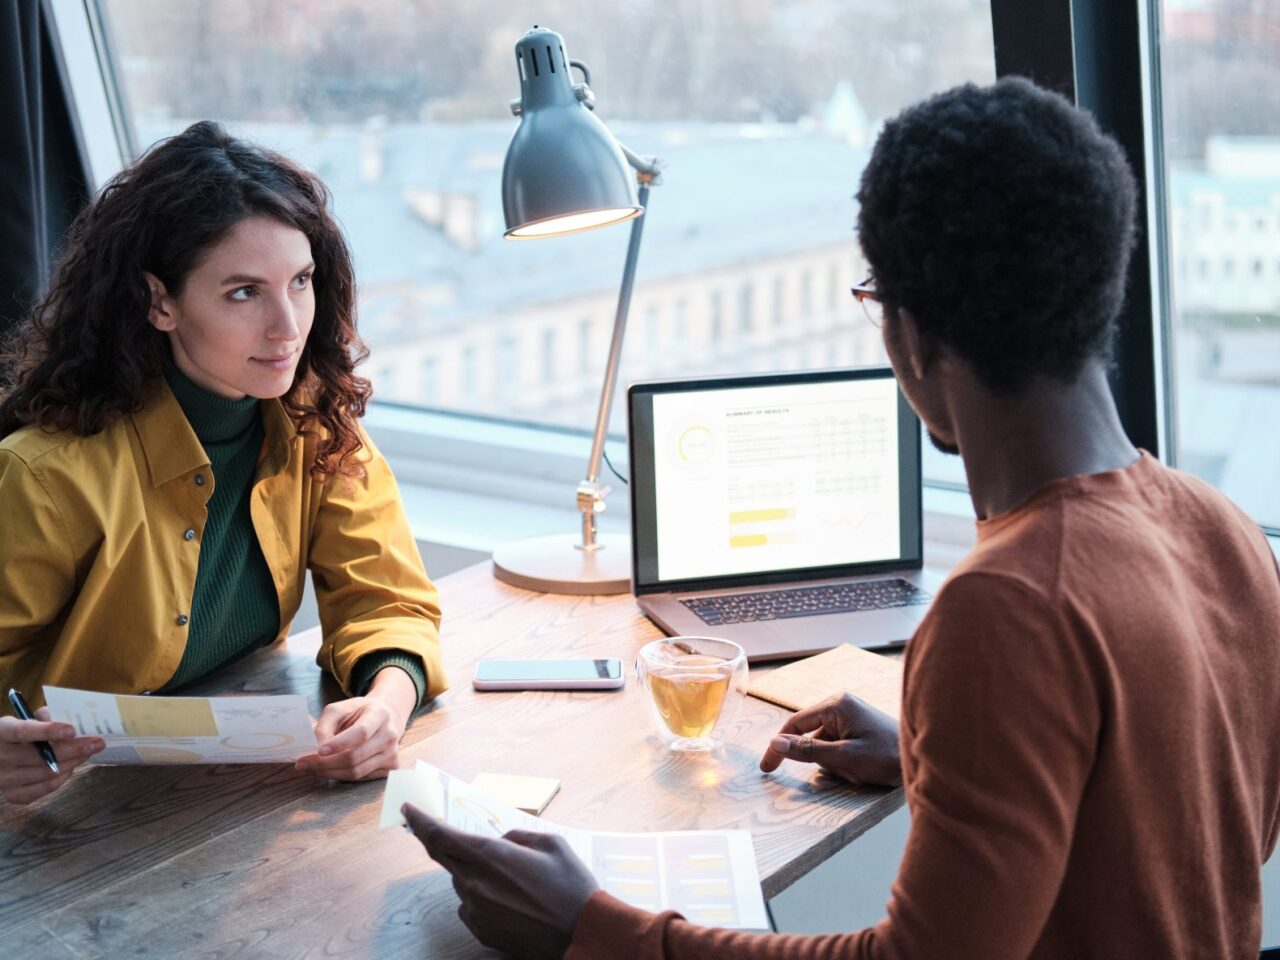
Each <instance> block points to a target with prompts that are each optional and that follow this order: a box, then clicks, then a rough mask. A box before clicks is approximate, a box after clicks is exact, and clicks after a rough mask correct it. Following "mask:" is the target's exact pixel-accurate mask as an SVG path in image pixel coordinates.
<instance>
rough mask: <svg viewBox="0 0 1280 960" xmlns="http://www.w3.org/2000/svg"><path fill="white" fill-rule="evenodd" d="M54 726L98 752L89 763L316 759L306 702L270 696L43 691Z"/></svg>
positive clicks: (291, 696) (49, 688)
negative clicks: (99, 744)
mask: <svg viewBox="0 0 1280 960" xmlns="http://www.w3.org/2000/svg"><path fill="white" fill-rule="evenodd" d="M44 698H45V702H46V703H47V704H48V707H49V713H50V714H51V715H52V717H53V719H54V720H58V721H61V722H63V723H69V724H71V725H72V726H73V727H75V728H76V730H77V731H78V733H79V735H80V736H97V737H101V738H102V739H103V740H105V741H106V744H107V746H106V749H105V750H103V751H101V752H100V753H96V754H94V755H93V756H92V757H90V758H89V762H90V763H106V764H118V765H139V764H179V763H292V762H293V761H295V760H297V759H298V758H300V757H305V756H307V755H309V754H312V753H315V752H316V735H315V730H314V729H313V728H312V726H311V717H310V715H309V714H308V713H307V701H306V699H305V698H304V697H300V696H296V695H288V696H273V697H152V696H142V697H134V696H126V695H124V694H115V693H95V692H93V691H91V690H72V689H69V688H66V687H45V688H44Z"/></svg>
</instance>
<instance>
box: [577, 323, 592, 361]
mask: <svg viewBox="0 0 1280 960" xmlns="http://www.w3.org/2000/svg"><path fill="white" fill-rule="evenodd" d="M592 339H593V337H592V332H591V320H590V319H582V320H579V321H578V373H579V375H584V374H588V373H590V372H591V370H592V369H593V368H594V366H595V361H596V356H595V352H594V351H593V350H592V345H591V341H592Z"/></svg>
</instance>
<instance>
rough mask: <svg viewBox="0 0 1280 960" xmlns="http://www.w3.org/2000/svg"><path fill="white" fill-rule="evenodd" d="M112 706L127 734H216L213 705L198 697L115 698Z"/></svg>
mask: <svg viewBox="0 0 1280 960" xmlns="http://www.w3.org/2000/svg"><path fill="white" fill-rule="evenodd" d="M116 709H117V710H118V711H119V712H120V720H121V722H122V723H124V732H125V733H126V734H128V735H129V736H131V737H216V736H217V735H218V723H217V721H216V720H214V719H213V705H212V704H210V703H209V701H208V700H206V699H204V698H201V697H116ZM171 762H172V761H171Z"/></svg>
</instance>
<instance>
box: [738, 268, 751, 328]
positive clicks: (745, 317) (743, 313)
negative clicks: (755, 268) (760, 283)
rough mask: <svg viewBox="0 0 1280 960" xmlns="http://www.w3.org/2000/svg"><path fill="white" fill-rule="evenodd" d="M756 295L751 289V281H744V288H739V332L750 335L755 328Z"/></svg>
mask: <svg viewBox="0 0 1280 960" xmlns="http://www.w3.org/2000/svg"><path fill="white" fill-rule="evenodd" d="M754 301H755V295H754V291H753V290H752V287H751V281H750V280H747V281H744V282H743V284H742V286H740V287H738V332H739V333H750V332H751V330H752V328H753V326H754V318H753V317H752V313H753V311H754V306H755V304H754Z"/></svg>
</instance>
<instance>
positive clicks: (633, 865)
mask: <svg viewBox="0 0 1280 960" xmlns="http://www.w3.org/2000/svg"><path fill="white" fill-rule="evenodd" d="M604 859H605V860H606V861H608V863H609V869H610V870H611V871H614V872H617V873H656V872H657V870H658V864H657V862H656V861H655V860H654V859H653V857H642V856H637V857H629V856H626V855H624V854H617V853H611V854H608V855H606V856H605V858H604Z"/></svg>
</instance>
